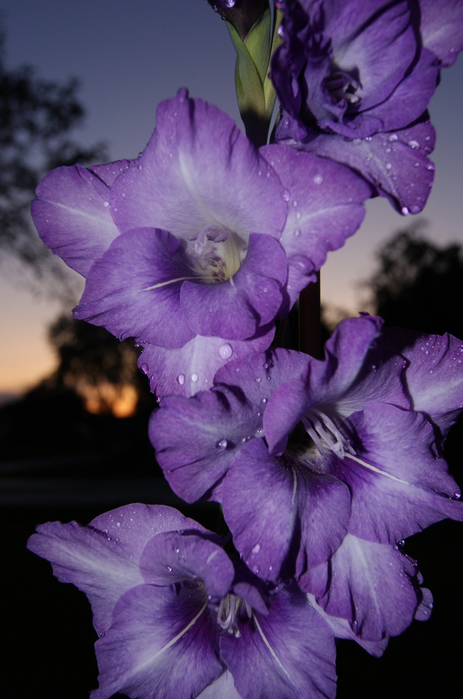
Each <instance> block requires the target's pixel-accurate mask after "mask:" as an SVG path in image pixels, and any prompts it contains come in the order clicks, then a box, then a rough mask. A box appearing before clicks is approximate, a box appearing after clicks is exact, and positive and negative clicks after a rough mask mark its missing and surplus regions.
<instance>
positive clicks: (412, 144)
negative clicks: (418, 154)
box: [408, 139, 420, 150]
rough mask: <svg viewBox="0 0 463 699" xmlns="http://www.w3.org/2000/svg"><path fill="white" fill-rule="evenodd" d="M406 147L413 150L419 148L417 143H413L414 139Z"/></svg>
mask: <svg viewBox="0 0 463 699" xmlns="http://www.w3.org/2000/svg"><path fill="white" fill-rule="evenodd" d="M408 145H409V146H410V148H413V150H418V148H419V147H420V143H419V141H415V140H414V139H412V140H411V141H409V142H408Z"/></svg>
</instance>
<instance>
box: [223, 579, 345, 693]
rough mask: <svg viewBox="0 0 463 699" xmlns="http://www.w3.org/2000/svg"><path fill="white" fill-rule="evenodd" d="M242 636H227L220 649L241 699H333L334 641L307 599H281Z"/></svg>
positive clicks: (247, 626)
mask: <svg viewBox="0 0 463 699" xmlns="http://www.w3.org/2000/svg"><path fill="white" fill-rule="evenodd" d="M240 633H241V636H240V637H239V638H236V637H234V636H228V637H227V636H223V637H222V638H221V639H220V649H221V653H222V656H223V658H224V661H225V662H226V664H227V667H228V669H229V670H230V672H231V673H232V675H233V679H234V681H235V687H236V689H237V690H238V692H239V695H240V696H241V697H242V699H327V698H334V696H335V694H336V672H335V665H334V661H335V647H334V640H333V635H332V632H331V630H330V629H329V627H328V626H327V624H326V623H325V622H324V621H323V619H322V618H321V617H320V616H319V615H318V614H317V612H315V611H314V610H313V609H312V607H311V606H310V605H309V604H308V602H307V600H306V599H305V598H302V599H301V598H297V599H294V598H292V597H290V596H289V595H288V596H287V595H286V594H283V593H280V594H279V595H277V596H276V597H275V598H274V599H273V600H272V604H271V607H270V612H269V614H268V615H266V616H263V615H261V614H259V613H258V612H253V619H252V622H251V623H249V622H248V623H245V622H244V623H242V624H241V625H240Z"/></svg>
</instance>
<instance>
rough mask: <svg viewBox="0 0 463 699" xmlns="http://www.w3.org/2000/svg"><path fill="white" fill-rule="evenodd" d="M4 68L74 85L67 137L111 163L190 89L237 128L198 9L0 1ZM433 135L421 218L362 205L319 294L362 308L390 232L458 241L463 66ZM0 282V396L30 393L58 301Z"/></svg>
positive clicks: (462, 203) (227, 53)
mask: <svg viewBox="0 0 463 699" xmlns="http://www.w3.org/2000/svg"><path fill="white" fill-rule="evenodd" d="M0 12H2V16H3V21H4V25H5V28H6V30H7V56H6V60H7V65H8V66H9V67H11V68H13V67H17V66H18V65H20V64H23V63H29V64H31V65H34V66H36V67H37V69H38V72H39V75H40V77H42V78H46V79H51V80H65V79H66V78H67V77H68V76H69V75H74V76H77V77H79V78H80V79H81V81H82V89H81V91H80V97H81V100H82V102H83V104H84V105H85V107H86V108H87V119H86V121H85V124H84V126H83V128H81V129H80V130H79V131H77V132H76V134H75V136H76V138H78V139H79V140H80V141H81V142H83V143H85V144H91V143H94V142H95V141H99V140H105V141H106V142H107V143H108V146H109V151H110V156H111V159H112V160H115V159H118V158H133V157H135V156H136V155H137V154H138V153H139V151H141V150H143V148H144V147H145V145H146V143H147V141H148V139H149V137H150V135H151V132H152V130H153V128H154V126H155V113H156V106H157V104H158V103H159V102H160V101H161V100H163V99H166V98H169V97H172V96H174V95H175V93H176V92H177V90H178V88H179V87H182V86H185V87H188V89H189V91H190V94H191V96H193V97H201V98H203V99H206V100H208V101H209V102H213V103H214V104H216V105H218V106H219V107H220V108H221V109H223V110H225V111H226V112H228V113H229V114H231V115H232V116H233V117H234V118H235V119H237V120H239V112H238V108H237V106H236V100H235V95H234V61H235V54H234V49H233V47H232V45H231V42H230V40H229V37H228V32H227V30H226V27H225V24H224V23H223V22H221V21H220V18H219V17H218V16H217V15H216V14H215V13H214V12H213V11H212V10H211V9H210V7H209V5H208V4H207V2H206V0H167V1H166V0H65V1H64V2H63V0H0ZM430 112H431V118H432V122H433V124H434V125H435V127H436V129H437V146H436V149H435V151H434V154H433V156H432V159H433V160H434V162H435V164H436V179H435V184H434V187H433V190H432V193H431V196H430V198H429V201H428V205H427V207H426V208H425V211H424V213H423V214H421V215H419V216H418V217H412V216H408V217H407V218H404V217H402V216H399V214H397V213H396V212H395V211H394V210H393V209H392V207H391V206H390V204H389V203H388V202H387V201H386V200H384V199H375V200H373V201H371V202H368V204H367V216H366V220H365V222H364V224H363V226H362V228H361V229H360V230H359V231H358V232H357V233H356V234H355V236H354V237H353V238H351V239H350V240H349V241H348V242H347V244H346V245H345V247H344V248H343V249H342V250H340V251H337V252H336V253H332V254H331V255H330V257H329V260H328V263H327V264H326V265H325V266H324V268H323V270H322V297H323V299H324V300H325V301H327V302H329V303H331V304H335V305H337V306H340V307H345V308H346V307H347V308H349V310H351V311H353V312H357V311H359V310H363V308H362V304H361V301H360V299H359V298H358V296H359V295H358V293H357V292H356V282H357V281H359V280H362V279H365V278H366V277H368V276H369V274H371V272H372V270H373V266H374V251H375V250H376V249H377V248H378V246H379V245H380V244H381V243H382V242H383V241H384V240H385V239H386V238H387V237H389V236H390V235H391V234H392V233H393V232H394V231H395V230H397V229H398V228H401V227H404V226H407V225H408V224H409V223H411V222H412V221H414V220H416V219H417V218H419V219H423V218H424V219H427V220H428V221H429V226H428V234H429V237H431V238H432V239H434V240H435V241H437V242H440V243H448V242H450V241H456V242H460V243H463V224H462V221H463V184H462V183H463V138H462V133H461V131H462V124H463V59H462V58H461V57H460V59H459V60H458V61H457V63H456V64H455V66H453V67H452V68H450V69H447V70H444V71H443V73H442V82H441V85H440V86H439V88H438V90H437V93H436V96H435V97H434V98H433V100H432V102H431V106H430ZM3 276H4V278H3V279H1V280H0V298H1V303H0V327H1V328H2V334H1V338H0V392H2V391H17V390H21V389H23V388H25V387H27V386H30V385H32V384H33V383H34V382H36V381H37V380H38V379H40V378H42V377H43V376H45V375H46V374H47V373H48V372H50V371H51V370H52V369H53V366H54V358H53V356H52V354H51V351H50V349H49V348H48V345H47V342H46V339H45V338H46V326H47V324H48V323H49V322H50V321H51V320H53V319H54V318H55V317H56V315H57V313H58V311H59V308H60V307H59V303H58V302H57V303H53V302H51V301H49V300H48V301H44V300H42V301H39V300H37V299H36V298H34V297H33V296H31V294H30V293H29V292H28V291H27V290H25V289H22V288H21V283H20V278H19V277H20V275H19V274H18V275H17V277H16V279H15V280H14V284H13V283H12V280H11V279H8V278H7V276H6V275H3Z"/></svg>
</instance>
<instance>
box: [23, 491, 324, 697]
mask: <svg viewBox="0 0 463 699" xmlns="http://www.w3.org/2000/svg"><path fill="white" fill-rule="evenodd" d="M28 547H29V549H30V550H31V551H33V552H34V553H37V554H38V555H39V556H41V557H43V558H46V559H48V560H49V561H51V563H52V565H53V570H54V573H55V575H56V576H57V577H58V578H59V579H60V580H61V581H63V582H72V583H74V584H75V585H76V586H77V587H78V588H79V589H81V590H83V591H84V592H85V593H86V595H87V596H88V598H89V601H90V602H91V605H92V609H93V614H94V625H95V629H96V630H97V633H98V634H99V636H100V638H99V640H98V641H97V642H96V644H95V649H96V655H97V659H98V666H99V670H100V675H99V689H97V690H95V691H94V692H92V694H91V697H92V699H109V697H111V696H112V695H113V694H114V693H116V692H122V693H125V694H127V695H128V696H129V697H132V698H135V697H138V698H139V699H153V697H158V698H159V699H161V698H163V699H187V698H190V697H197V696H201V697H202V698H203V699H205V698H206V697H208V696H214V697H215V696H218V693H219V694H220V692H223V694H220V696H222V695H223V696H227V697H230V699H233V698H236V699H240V698H241V699H254V698H255V697H261V698H262V699H263V697H264V696H265V697H268V696H271V697H273V698H274V699H299V698H300V697H302V698H304V699H318V698H319V699H322V698H324V697H325V698H326V697H334V695H335V681H336V674H335V667H334V660H335V646H334V635H333V632H332V631H331V628H330V625H329V624H328V623H327V621H326V615H324V614H323V612H322V611H321V610H320V609H315V607H316V605H315V604H314V603H313V601H309V598H308V597H306V595H304V594H303V593H302V592H301V591H300V590H299V589H297V588H296V587H295V586H293V588H291V589H286V590H282V591H278V590H273V591H272V590H271V589H270V588H269V586H266V585H265V584H264V583H262V581H260V580H258V579H256V578H255V577H254V576H253V575H252V574H251V573H250V572H249V571H247V570H246V569H245V568H244V566H243V565H242V564H241V565H238V567H237V569H236V571H235V569H234V566H233V564H232V562H231V560H230V559H229V557H228V556H227V554H226V553H225V552H224V550H223V549H222V548H221V546H220V545H218V543H217V537H215V535H213V534H211V532H208V531H207V530H205V529H204V528H203V527H201V525H199V524H197V523H196V522H194V521H193V520H190V519H187V518H186V517H183V516H182V515H181V514H180V513H179V512H177V511H176V510H173V509H171V508H168V507H162V506H149V505H140V504H136V505H127V506H125V507H121V508H119V509H117V510H113V511H112V512H108V513H106V514H103V515H101V516H100V517H97V518H96V519H94V520H93V521H92V522H91V523H90V524H89V525H88V526H87V527H81V526H79V525H77V524H76V523H75V522H71V523H70V524H61V523H60V522H53V523H48V524H44V525H41V526H39V527H38V528H37V533H36V534H34V535H33V536H32V537H31V538H30V539H29V542H28ZM214 692H216V693H215V694H214Z"/></svg>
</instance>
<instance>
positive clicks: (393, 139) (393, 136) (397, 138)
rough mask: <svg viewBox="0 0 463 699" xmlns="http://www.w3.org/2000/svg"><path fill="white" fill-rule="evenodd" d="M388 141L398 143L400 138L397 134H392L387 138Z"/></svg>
mask: <svg viewBox="0 0 463 699" xmlns="http://www.w3.org/2000/svg"><path fill="white" fill-rule="evenodd" d="M387 140H388V141H389V142H390V143H394V141H398V140H399V137H398V136H397V134H396V133H391V135H390V136H388V137H387Z"/></svg>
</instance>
